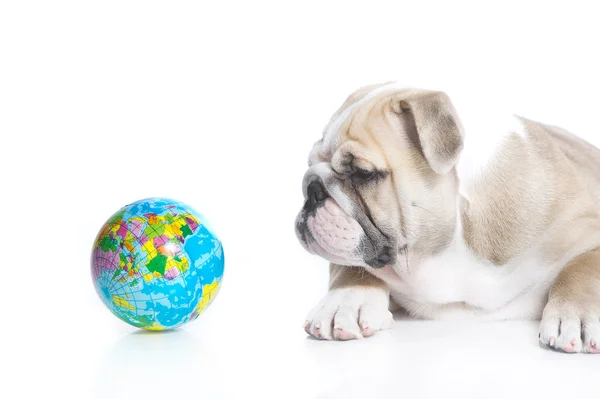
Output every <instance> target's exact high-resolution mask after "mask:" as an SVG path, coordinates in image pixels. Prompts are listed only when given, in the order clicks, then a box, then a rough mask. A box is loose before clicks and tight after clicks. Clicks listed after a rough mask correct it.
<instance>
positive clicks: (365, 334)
mask: <svg viewBox="0 0 600 399" xmlns="http://www.w3.org/2000/svg"><path fill="white" fill-rule="evenodd" d="M373 334H375V330H373V329H372V328H369V327H367V328H365V329H363V330H362V335H363V337H370V336H371V335H373Z"/></svg>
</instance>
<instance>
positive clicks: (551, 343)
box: [550, 337, 556, 346]
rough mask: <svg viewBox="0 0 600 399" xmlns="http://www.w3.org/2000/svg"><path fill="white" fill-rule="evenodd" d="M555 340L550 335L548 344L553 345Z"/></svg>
mask: <svg viewBox="0 0 600 399" xmlns="http://www.w3.org/2000/svg"><path fill="white" fill-rule="evenodd" d="M555 342H556V338H554V337H550V346H554V343H555Z"/></svg>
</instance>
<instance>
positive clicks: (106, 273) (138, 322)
mask: <svg viewBox="0 0 600 399" xmlns="http://www.w3.org/2000/svg"><path fill="white" fill-rule="evenodd" d="M224 265H225V257H224V252H223V246H222V245H221V241H220V240H219V239H218V238H217V237H216V236H215V233H214V232H213V231H212V230H211V228H210V226H209V225H208V222H207V220H206V218H204V216H202V215H200V214H199V213H198V212H196V211H195V210H194V209H192V208H191V207H190V206H188V205H185V204H183V203H181V202H178V201H174V200H171V199H167V198H149V199H143V200H140V201H137V202H134V203H132V204H129V205H126V206H124V207H123V208H121V209H120V210H119V211H117V212H116V213H115V214H114V215H112V216H111V217H110V218H109V219H108V220H107V221H106V223H105V224H104V226H103V227H102V228H101V229H100V232H99V233H98V235H97V237H96V240H95V242H94V247H93V250H92V256H91V268H92V278H93V282H94V286H95V288H96V292H97V293H98V295H99V296H100V298H101V299H102V300H103V302H104V304H105V305H106V306H107V307H108V308H109V309H110V310H111V311H112V313H113V314H114V315H116V316H117V317H118V318H120V319H121V320H123V321H125V322H127V323H129V324H131V325H133V326H136V327H139V328H143V329H147V330H165V329H173V328H177V327H180V326H181V325H183V324H185V323H187V322H190V321H192V320H195V319H196V318H197V317H198V316H199V315H200V314H201V313H202V312H203V311H204V310H205V309H206V307H207V306H208V305H210V304H211V302H212V301H213V300H214V298H215V296H216V294H217V292H218V291H219V288H220V285H221V279H222V278H223V271H224Z"/></svg>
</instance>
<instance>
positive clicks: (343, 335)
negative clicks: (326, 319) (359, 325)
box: [334, 328, 356, 341]
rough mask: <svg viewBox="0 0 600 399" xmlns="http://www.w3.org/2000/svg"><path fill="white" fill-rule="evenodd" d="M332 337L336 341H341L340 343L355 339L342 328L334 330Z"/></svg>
mask: <svg viewBox="0 0 600 399" xmlns="http://www.w3.org/2000/svg"><path fill="white" fill-rule="evenodd" d="M334 336H335V337H336V338H337V339H339V340H341V341H346V340H349V339H354V338H356V337H355V336H354V334H352V333H351V332H349V331H346V330H344V329H343V328H336V329H335V331H334Z"/></svg>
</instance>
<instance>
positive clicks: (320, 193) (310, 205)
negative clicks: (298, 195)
mask: <svg viewBox="0 0 600 399" xmlns="http://www.w3.org/2000/svg"><path fill="white" fill-rule="evenodd" d="M306 192H307V195H308V198H307V199H306V208H307V210H309V211H313V210H315V209H316V208H317V206H318V205H319V204H321V203H322V202H323V201H325V199H327V191H325V187H323V183H321V182H320V181H318V180H315V181H313V182H311V183H310V184H309V185H308V187H307V188H306Z"/></svg>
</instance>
